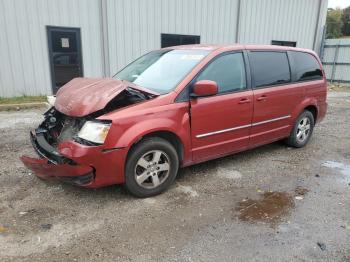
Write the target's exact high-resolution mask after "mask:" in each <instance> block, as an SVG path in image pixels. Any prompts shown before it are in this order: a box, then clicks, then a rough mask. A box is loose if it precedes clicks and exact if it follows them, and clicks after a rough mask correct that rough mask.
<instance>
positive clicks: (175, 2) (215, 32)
mask: <svg viewBox="0 0 350 262" xmlns="http://www.w3.org/2000/svg"><path fill="white" fill-rule="evenodd" d="M237 8H238V0H219V1H217V0H216V1H215V0H147V1H145V0H132V1H130V0H117V1H116V0H107V17H108V22H107V24H108V46H109V59H110V61H109V64H110V72H109V75H113V74H114V73H116V72H117V71H118V70H119V69H121V68H122V67H124V66H125V65H126V64H128V63H129V62H131V61H133V60H134V59H135V58H137V57H139V56H140V55H142V54H144V53H146V52H148V51H150V50H152V49H158V48H160V47H161V46H160V45H161V33H169V34H185V35H200V42H201V43H202V44H203V43H212V44H219V43H234V42H235V40H236V21H237ZM107 75H108V72H107Z"/></svg>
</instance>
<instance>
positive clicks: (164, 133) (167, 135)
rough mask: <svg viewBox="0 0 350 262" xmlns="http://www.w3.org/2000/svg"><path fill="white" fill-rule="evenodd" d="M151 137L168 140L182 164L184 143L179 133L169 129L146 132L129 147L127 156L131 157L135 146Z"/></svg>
mask: <svg viewBox="0 0 350 262" xmlns="http://www.w3.org/2000/svg"><path fill="white" fill-rule="evenodd" d="M150 137H160V138H162V139H164V140H166V141H168V142H169V143H170V144H171V145H172V146H173V147H174V148H175V150H176V152H177V155H178V157H179V162H180V163H179V164H180V166H181V165H182V163H183V161H184V144H183V142H182V141H181V139H180V137H179V136H178V135H177V134H175V133H174V132H171V131H169V130H157V131H153V132H150V133H147V134H144V135H143V136H142V137H140V138H139V139H138V140H137V141H134V142H133V144H132V145H131V146H130V147H129V150H128V154H127V158H128V157H129V154H130V152H131V151H132V149H133V148H134V147H135V146H137V145H138V144H139V143H140V142H141V141H143V140H144V139H146V138H150Z"/></svg>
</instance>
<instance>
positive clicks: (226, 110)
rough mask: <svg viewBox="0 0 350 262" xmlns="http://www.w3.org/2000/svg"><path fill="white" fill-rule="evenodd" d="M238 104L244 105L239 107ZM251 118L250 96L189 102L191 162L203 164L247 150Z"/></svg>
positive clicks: (248, 94) (251, 98) (215, 97)
mask: <svg viewBox="0 0 350 262" xmlns="http://www.w3.org/2000/svg"><path fill="white" fill-rule="evenodd" d="M241 101H247V102H246V103H241ZM252 115H253V92H252V91H250V90H249V91H245V92H238V93H233V94H223V95H219V96H212V97H204V98H200V99H194V100H192V101H191V116H192V123H191V124H192V151H193V159H194V161H198V160H206V159H210V158H214V157H218V156H220V155H223V154H226V153H230V152H234V151H240V150H244V149H246V148H248V145H249V134H250V124H251V121H252ZM241 126H247V127H245V128H241V129H238V130H233V131H229V130H228V131H226V132H222V133H219V134H216V135H209V136H204V137H197V136H200V135H203V134H204V135H205V134H209V133H211V132H215V131H217V130H227V129H232V128H235V127H241Z"/></svg>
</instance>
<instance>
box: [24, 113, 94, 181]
mask: <svg viewBox="0 0 350 262" xmlns="http://www.w3.org/2000/svg"><path fill="white" fill-rule="evenodd" d="M44 116H45V119H44V121H43V122H42V123H41V124H40V125H39V127H38V128H36V129H35V130H33V131H31V132H30V140H31V143H32V145H33V147H34V149H35V151H36V153H37V154H38V155H39V156H40V159H36V158H31V157H27V156H22V157H21V160H22V162H23V163H24V165H25V166H26V167H28V168H29V169H31V170H32V171H33V172H34V173H35V174H36V175H37V176H39V177H41V178H43V179H49V178H56V179H60V180H62V181H64V182H68V183H72V184H76V185H80V186H84V185H88V184H89V183H91V182H92V181H93V179H94V176H95V169H94V167H93V166H89V165H81V164H78V163H77V162H76V161H74V160H73V159H71V158H68V157H67V156H65V155H64V154H62V152H60V151H62V147H61V145H64V143H65V142H69V141H78V139H77V134H78V132H79V130H80V129H81V127H82V126H83V125H84V123H85V121H86V119H85V118H73V117H68V116H65V115H63V114H62V113H60V112H58V111H57V110H56V109H55V108H51V109H50V110H49V111H47V112H46V113H45V114H44ZM79 142H82V141H79ZM86 144H88V143H86Z"/></svg>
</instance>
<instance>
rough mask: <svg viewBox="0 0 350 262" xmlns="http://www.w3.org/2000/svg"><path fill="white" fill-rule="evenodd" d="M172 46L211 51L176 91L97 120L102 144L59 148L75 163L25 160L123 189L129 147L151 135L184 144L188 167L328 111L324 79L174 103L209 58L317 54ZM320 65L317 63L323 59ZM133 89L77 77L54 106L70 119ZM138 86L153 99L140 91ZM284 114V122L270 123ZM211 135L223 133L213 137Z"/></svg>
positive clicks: (48, 173)
mask: <svg viewBox="0 0 350 262" xmlns="http://www.w3.org/2000/svg"><path fill="white" fill-rule="evenodd" d="M174 49H205V50H209V51H210V53H209V54H208V56H207V57H205V58H204V59H203V60H202V61H201V62H200V63H199V64H198V65H197V66H196V67H194V68H193V70H192V71H191V72H190V73H189V74H188V75H187V76H186V77H185V78H184V79H183V80H182V81H181V82H180V83H179V84H178V85H177V87H176V88H175V90H174V91H173V92H170V93H168V94H165V95H160V96H156V97H155V98H153V99H150V100H147V101H144V102H141V103H137V104H132V105H130V106H127V107H124V108H119V109H117V110H114V111H112V112H109V113H106V114H104V115H102V116H100V117H98V118H97V119H99V120H110V121H111V122H112V124H111V128H110V130H109V133H108V135H107V138H106V140H105V142H104V144H103V145H100V146H86V145H82V144H79V143H77V142H73V141H66V142H63V143H61V144H59V145H58V147H57V151H58V152H59V153H60V154H61V155H62V156H64V157H66V158H68V159H71V160H72V161H74V162H75V163H76V165H69V164H63V165H60V164H57V165H54V164H48V161H47V159H45V158H43V159H33V158H28V157H22V158H21V159H22V161H23V163H24V164H25V165H26V166H27V167H28V168H29V169H31V170H33V171H34V172H35V173H36V174H37V175H38V176H41V177H45V178H50V177H60V176H72V177H76V176H81V175H84V173H85V172H91V171H93V172H94V174H95V176H94V180H93V181H92V182H91V183H89V184H88V185H84V186H86V187H90V188H93V187H101V186H105V185H111V184H120V183H124V181H125V174H124V169H125V163H126V159H127V155H128V152H129V150H130V148H131V147H132V146H133V145H134V144H135V143H136V142H137V141H139V140H140V139H142V137H144V136H146V135H150V134H152V133H153V134H154V133H157V132H168V133H172V134H173V135H175V136H176V137H177V138H178V140H179V141H180V142H181V144H182V149H183V150H182V152H183V158H182V163H181V164H182V166H187V165H191V164H194V163H198V162H202V161H206V160H209V159H213V158H217V157H220V156H223V155H228V154H231V153H234V152H239V151H243V150H246V149H249V148H253V147H256V146H259V145H262V144H266V143H270V142H272V141H275V140H278V139H282V138H285V137H288V136H289V134H290V131H291V129H292V126H293V125H294V122H295V120H296V118H297V117H298V115H299V114H300V113H301V112H302V111H303V110H304V109H305V108H306V107H310V106H312V107H314V108H316V109H317V110H316V111H317V122H319V121H321V120H322V119H323V118H324V116H325V114H326V110H327V103H326V96H327V93H326V92H327V88H326V80H325V79H323V80H317V81H310V82H303V83H293V84H289V85H280V86H274V87H268V88H267V87H266V88H262V89H256V90H250V89H248V90H246V91H243V92H237V93H229V94H219V95H216V96H208V97H202V98H196V99H190V101H182V102H177V101H176V98H177V97H178V96H179V94H180V92H182V91H183V89H184V88H186V86H187V85H188V84H189V83H190V82H191V81H192V79H193V78H194V77H195V76H196V75H197V73H198V72H200V70H201V69H203V67H204V66H206V64H207V63H208V62H209V61H210V60H211V59H213V58H214V57H216V56H217V55H220V54H222V53H224V52H228V51H236V50H255V49H258V50H284V51H288V50H296V51H303V52H308V53H310V54H313V55H314V56H315V57H316V58H317V56H316V55H315V53H314V52H312V51H309V50H304V49H299V48H290V47H278V46H243V45H232V46H205V45H195V46H178V47H174ZM317 60H318V61H319V59H318V58H317ZM319 63H320V61H319ZM321 68H322V67H321ZM130 85H132V84H130V83H127V84H126V83H125V82H122V81H119V80H115V79H81V78H80V79H75V80H72V81H71V82H69V83H68V84H67V85H66V86H64V87H62V88H61V89H60V90H59V91H58V93H57V99H56V103H55V108H56V109H57V110H58V111H60V112H61V113H63V114H65V115H67V116H72V117H83V116H86V115H88V114H91V113H93V112H96V111H99V110H101V109H103V108H104V107H105V106H106V105H107V104H108V103H109V102H110V101H111V100H112V99H113V98H114V97H115V96H117V95H118V94H119V93H121V92H122V91H124V90H125V89H126V88H127V86H130ZM133 88H137V89H140V90H142V91H144V92H149V93H150V94H154V93H152V92H151V91H149V90H145V89H142V88H140V87H134V86H133ZM264 96H265V97H264ZM261 97H263V98H261ZM287 116H288V117H287ZM280 117H285V118H284V119H281V120H279V121H272V122H271V121H270V122H267V123H264V122H265V121H269V120H271V119H274V118H280ZM217 131H222V132H217ZM213 132H217V133H216V134H215V135H207V134H210V133H213Z"/></svg>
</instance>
